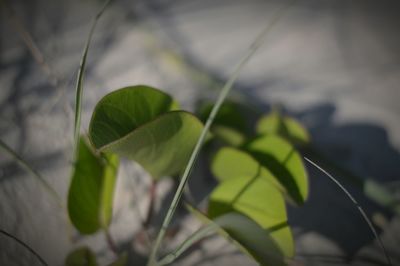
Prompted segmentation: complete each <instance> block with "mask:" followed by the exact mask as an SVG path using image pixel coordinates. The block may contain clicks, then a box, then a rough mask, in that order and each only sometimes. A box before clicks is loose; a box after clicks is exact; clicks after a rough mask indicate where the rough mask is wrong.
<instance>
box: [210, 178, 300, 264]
mask: <svg viewBox="0 0 400 266" xmlns="http://www.w3.org/2000/svg"><path fill="white" fill-rule="evenodd" d="M229 212H239V213H242V214H244V215H246V216H248V217H249V218H251V219H252V220H254V221H255V222H257V223H258V224H259V225H260V226H261V227H262V228H263V229H264V230H265V231H268V232H269V233H270V235H271V237H272V238H273V239H275V242H276V243H277V245H278V246H279V248H280V250H281V251H282V254H284V255H285V256H287V257H291V256H293V253H294V247H293V239H292V236H291V232H290V229H289V227H288V225H287V215H286V206H285V203H284V200H283V197H282V194H281V192H280V191H279V190H278V189H277V188H276V187H275V186H274V185H273V184H272V183H271V182H270V181H269V180H268V179H266V178H264V177H263V176H262V175H261V173H260V172H258V173H256V174H254V175H253V176H241V177H235V178H231V179H227V180H225V181H223V182H222V183H220V184H219V185H218V186H217V187H216V188H215V190H214V191H213V192H212V194H211V196H210V201H209V206H208V214H209V217H210V218H211V219H214V218H216V217H219V216H220V215H223V214H225V213H229Z"/></svg>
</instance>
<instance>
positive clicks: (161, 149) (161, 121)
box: [90, 86, 203, 179]
mask: <svg viewBox="0 0 400 266" xmlns="http://www.w3.org/2000/svg"><path fill="white" fill-rule="evenodd" d="M175 108H176V104H175V103H174V102H173V100H172V99H171V97H169V96H168V95H167V94H165V93H163V92H161V91H158V90H156V89H153V88H150V87H146V86H135V87H128V88H124V89H120V90H118V91H116V92H113V93H110V94H108V95H106V96H105V97H104V98H103V99H102V100H101V101H100V102H99V103H98V104H97V106H96V108H95V111H94V114H93V116H92V119H91V123H90V137H91V139H92V142H93V143H94V145H95V146H96V148H97V149H99V150H100V151H103V152H107V153H108V152H111V153H117V154H118V155H120V156H124V157H128V158H130V159H132V160H134V161H136V162H138V163H139V164H141V166H142V167H143V168H144V169H146V170H147V171H148V172H149V173H150V174H151V175H152V177H153V178H155V179H159V178H161V177H163V176H172V175H176V174H179V172H180V171H181V170H182V169H183V167H184V166H185V164H186V163H187V161H188V160H189V156H190V154H191V152H192V150H193V148H194V146H195V144H196V141H197V139H198V138H199V136H200V133H201V130H202V129H203V125H202V123H201V122H200V121H199V120H198V119H197V118H196V117H195V116H193V115H192V114H190V113H188V112H185V111H171V110H173V109H175Z"/></svg>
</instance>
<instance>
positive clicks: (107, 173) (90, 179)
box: [68, 137, 119, 234]
mask: <svg viewBox="0 0 400 266" xmlns="http://www.w3.org/2000/svg"><path fill="white" fill-rule="evenodd" d="M118 165H119V159H118V157H117V156H116V155H102V156H101V155H98V154H96V153H94V151H93V150H92V149H91V148H90V146H88V144H87V143H86V141H85V140H84V138H83V137H81V139H80V142H79V152H78V157H77V161H76V162H75V167H74V170H73V173H72V180H71V185H70V189H69V194H68V213H69V217H70V219H71V221H72V223H73V224H74V226H75V227H76V228H77V229H78V230H79V231H80V232H81V233H83V234H91V233H94V232H96V231H97V230H98V229H100V228H106V227H107V226H108V225H109V223H110V222H111V217H112V204H113V195H114V187H115V181H116V175H117V170H118Z"/></svg>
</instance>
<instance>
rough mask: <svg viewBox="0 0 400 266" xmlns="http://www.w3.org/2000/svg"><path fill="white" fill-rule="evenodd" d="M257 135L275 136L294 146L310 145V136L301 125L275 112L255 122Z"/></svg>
mask: <svg viewBox="0 0 400 266" xmlns="http://www.w3.org/2000/svg"><path fill="white" fill-rule="evenodd" d="M257 133H258V134H277V135H280V136H281V137H284V138H286V139H287V140H289V141H290V142H292V143H293V144H295V145H307V144H309V143H310V134H309V133H308V131H307V129H306V128H305V127H304V126H303V125H301V124H300V123H299V122H298V121H297V120H295V119H294V118H291V117H289V116H282V115H281V114H280V113H279V112H277V111H273V112H271V113H270V114H268V115H266V116H263V117H261V118H260V120H259V121H258V122H257Z"/></svg>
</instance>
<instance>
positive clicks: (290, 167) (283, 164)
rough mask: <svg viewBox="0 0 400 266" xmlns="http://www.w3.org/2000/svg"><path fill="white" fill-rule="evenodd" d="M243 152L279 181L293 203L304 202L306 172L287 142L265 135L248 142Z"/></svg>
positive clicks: (297, 155)
mask: <svg viewBox="0 0 400 266" xmlns="http://www.w3.org/2000/svg"><path fill="white" fill-rule="evenodd" d="M245 150H246V151H247V152H249V153H250V154H251V155H252V156H253V157H254V158H255V159H256V160H257V161H258V162H259V163H260V164H261V165H262V166H264V167H265V168H267V169H268V170H269V171H270V172H271V173H272V174H273V175H274V176H275V177H276V178H277V179H278V180H279V182H280V183H281V184H282V186H283V187H284V188H285V189H286V190H287V192H288V194H289V195H290V198H291V199H292V200H293V201H294V202H295V203H297V204H302V203H304V202H305V200H306V199H307V197H308V177H307V172H306V169H305V167H304V164H303V161H302V159H301V156H300V154H299V153H298V152H297V151H296V150H295V148H294V147H293V146H292V145H291V144H290V143H289V142H287V141H286V140H284V139H283V138H281V137H278V136H276V135H265V136H261V137H259V138H256V139H254V140H252V141H251V142H249V143H248V144H247V145H246V147H245Z"/></svg>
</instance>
